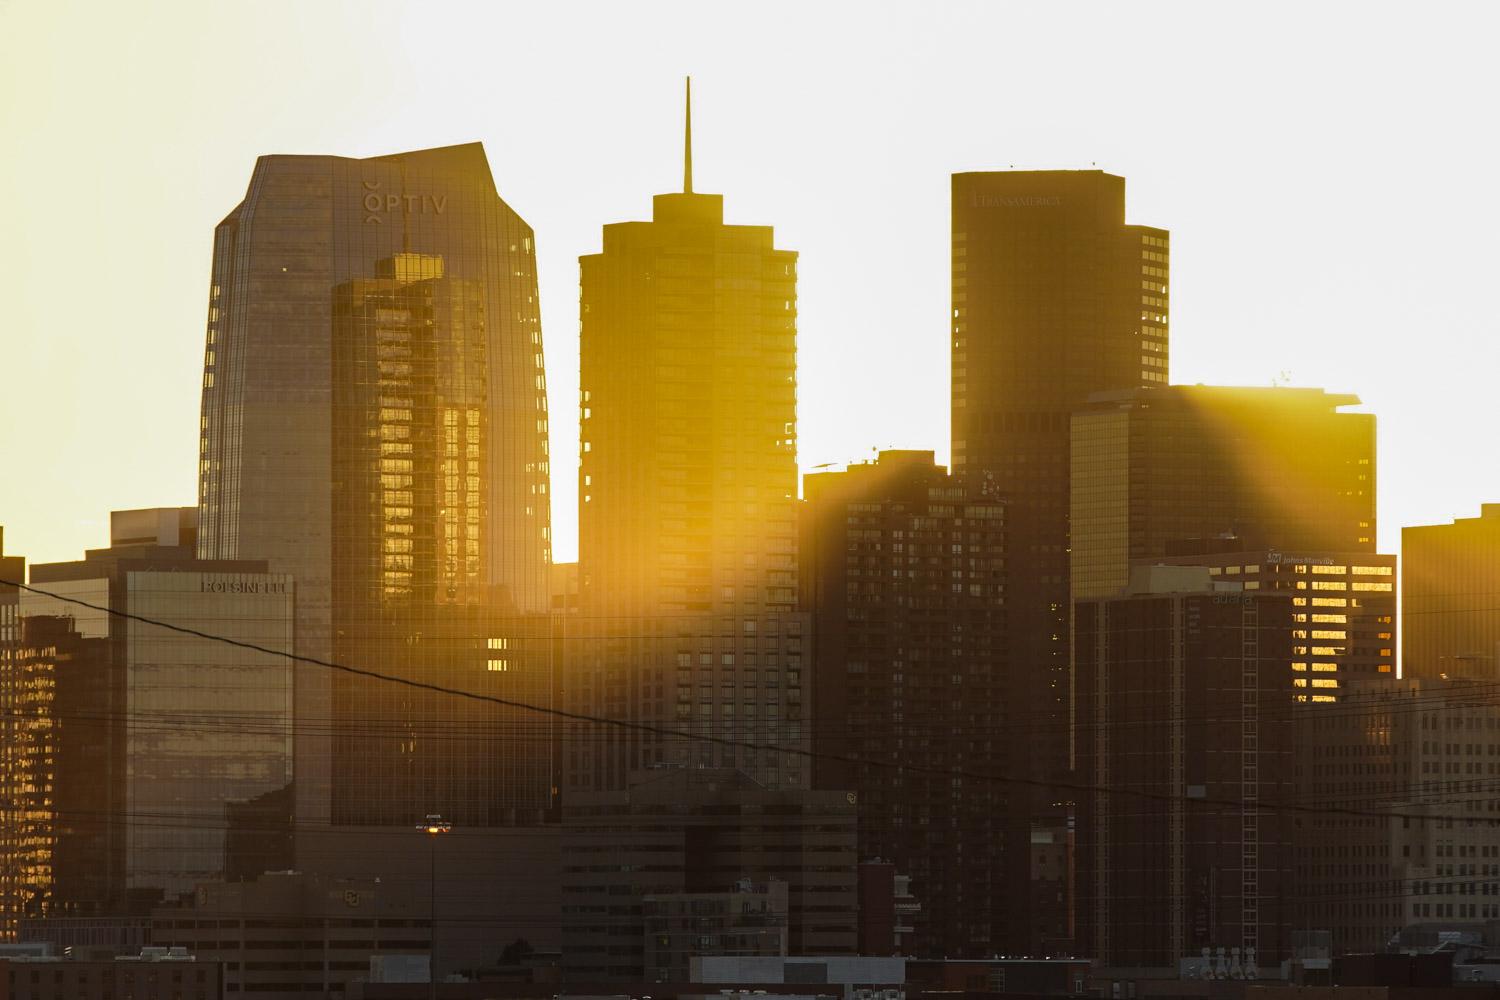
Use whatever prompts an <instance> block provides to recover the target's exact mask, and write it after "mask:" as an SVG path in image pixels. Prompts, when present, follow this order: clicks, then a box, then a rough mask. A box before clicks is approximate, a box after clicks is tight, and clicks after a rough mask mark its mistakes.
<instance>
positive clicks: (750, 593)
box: [568, 132, 810, 789]
mask: <svg viewBox="0 0 1500 1000" xmlns="http://www.w3.org/2000/svg"><path fill="white" fill-rule="evenodd" d="M690 135H691V132H689V136H690ZM580 263H581V266H582V289H581V298H580V321H581V326H580V331H581V333H580V337H581V356H582V366H581V370H580V380H581V381H580V387H581V400H580V404H579V405H580V414H579V416H580V426H581V437H582V456H581V464H580V467H579V504H580V506H579V553H578V574H579V600H580V606H581V608H582V609H583V613H584V615H585V616H586V617H587V618H588V619H589V628H590V631H589V632H588V633H585V634H584V635H585V636H586V638H585V637H584V636H581V637H580V641H579V642H578V643H573V644H570V649H577V650H579V651H580V652H579V655H577V656H574V657H572V658H571V659H572V663H571V664H570V669H571V670H573V671H574V677H573V679H574V681H576V683H574V684H572V685H571V688H572V692H571V697H572V698H573V699H574V701H573V706H574V707H575V708H578V709H581V710H582V711H584V712H586V713H588V714H591V715H596V716H609V717H612V718H621V719H630V720H633V721H641V722H655V723H662V724H666V725H668V726H670V727H671V728H673V729H677V730H681V731H685V732H689V733H691V734H693V735H694V736H709V737H714V738H718V739H723V740H730V741H742V742H750V743H758V744H774V745H777V746H783V747H788V748H796V749H803V748H806V747H807V746H808V745H809V739H808V730H807V720H806V719H805V718H804V716H803V712H804V707H805V704H806V703H805V702H804V701H803V697H802V695H803V691H804V690H805V689H804V686H803V684H802V671H801V666H802V663H801V657H802V652H803V651H802V649H801V643H802V635H803V632H804V629H803V627H802V622H803V618H802V616H800V615H798V614H797V613H796V611H795V606H796V600H797V560H796V537H795V536H796V503H797V428H796V420H797V386H796V374H797V311H796V306H797V255H796V253H795V252H793V251H789V250H779V249H777V248H776V246H775V244H774V240H773V234H772V231H771V227H769V226H739V225H726V224H725V223H724V199H723V196H722V195H716V194H702V193H698V192H695V191H693V187H692V174H691V154H690V153H689V157H688V160H687V168H686V175H685V177H684V183H683V190H682V191H681V192H680V193H672V194H662V195H657V196H656V198H655V199H654V203H653V212H652V220H651V221H650V222H625V223H616V224H613V225H608V226H605V228H604V246H603V250H602V251H601V252H600V253H597V254H590V255H588V256H585V257H583V258H582V259H581V261H580ZM584 650H587V652H586V653H585V652H584ZM568 752H569V763H568V773H569V776H570V780H572V781H574V782H577V783H578V784H580V786H581V787H587V788H595V789H600V788H620V787H624V784H625V783H626V782H627V781H628V780H629V777H628V776H629V774H630V773H631V772H632V771H634V770H635V769H637V768H642V767H650V766H653V765H655V764H658V763H661V762H669V763H690V764H693V765H701V766H709V767H717V766H726V767H734V768H737V769H739V770H742V771H744V772H745V773H746V774H749V775H750V776H752V777H753V778H754V779H755V780H756V781H758V782H760V783H762V784H764V785H766V786H768V787H789V788H794V787H803V788H805V787H807V786H808V783H809V777H810V776H809V773H808V767H807V762H806V759H805V758H804V757H802V756H800V755H798V754H795V753H778V752H774V751H770V750H766V751H758V750H755V749H750V748H745V747H739V746H733V745H728V744H725V743H717V744H716V743H712V742H708V741H702V740H692V739H686V740H665V741H664V740H661V739H659V738H657V737H655V736H653V735H652V734H649V733H645V732H642V731H639V730H637V731H627V730H623V729H620V728H618V727H583V728H582V729H581V730H580V732H579V733H578V735H577V738H576V739H574V740H572V742H571V745H570V747H569V751H568Z"/></svg>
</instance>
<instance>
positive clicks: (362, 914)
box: [120, 872, 502, 1000]
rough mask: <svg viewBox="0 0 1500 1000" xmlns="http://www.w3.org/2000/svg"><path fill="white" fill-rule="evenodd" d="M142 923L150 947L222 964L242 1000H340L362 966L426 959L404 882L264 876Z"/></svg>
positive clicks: (361, 974)
mask: <svg viewBox="0 0 1500 1000" xmlns="http://www.w3.org/2000/svg"><path fill="white" fill-rule="evenodd" d="M151 918H152V928H151V940H152V944H153V945H155V946H158V947H175V948H183V949H186V950H187V951H189V952H191V953H192V954H194V955H196V956H198V958H199V959H200V960H204V961H209V962H223V963H224V966H225V976H224V985H225V992H226V993H227V994H228V995H230V996H236V997H244V998H246V1000H273V998H280V997H285V996H287V995H289V994H296V993H313V994H316V995H318V996H329V997H341V996H343V995H344V993H345V991H346V990H347V989H348V988H349V985H350V984H351V983H353V982H355V981H358V980H365V979H368V978H369V977H370V960H371V958H376V957H387V956H412V957H414V958H419V959H420V964H421V965H424V966H425V964H426V961H427V958H428V956H429V955H430V940H429V937H428V935H429V932H430V927H431V924H430V922H429V919H428V900H427V893H426V891H425V888H424V887H420V886H414V885H413V884H412V883H411V882H410V881H409V880H396V881H393V880H390V879H385V880H381V879H334V878H326V877H322V876H314V875H303V874H300V873H297V872H271V873H267V874H265V875H262V876H261V877H260V878H258V879H256V880H255V881H252V882H217V883H204V884H202V885H200V886H198V887H197V889H196V890H195V891H194V892H192V893H189V894H188V895H187V896H186V897H184V898H183V899H182V900H181V902H180V903H179V904H178V905H172V906H159V907H157V908H156V909H154V910H153V911H152V913H151ZM495 947H496V950H497V953H498V949H499V948H500V947H502V946H501V945H499V944H497V945H496V946H495ZM425 971H426V970H425V968H424V969H423V970H422V972H423V973H424V974H423V976H422V982H423V984H424V987H425V985H426V978H427V977H426V975H425ZM120 995H121V996H123V995H124V994H120Z"/></svg>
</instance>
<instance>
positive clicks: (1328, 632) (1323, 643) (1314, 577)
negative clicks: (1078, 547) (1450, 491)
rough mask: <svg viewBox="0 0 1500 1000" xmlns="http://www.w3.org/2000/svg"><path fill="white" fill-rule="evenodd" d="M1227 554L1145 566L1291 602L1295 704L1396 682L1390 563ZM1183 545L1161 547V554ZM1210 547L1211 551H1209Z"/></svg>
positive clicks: (1232, 546) (1338, 556) (1352, 557)
mask: <svg viewBox="0 0 1500 1000" xmlns="http://www.w3.org/2000/svg"><path fill="white" fill-rule="evenodd" d="M1212 541H1214V542H1219V543H1220V544H1221V545H1222V546H1223V547H1224V548H1225V549H1226V551H1216V552H1205V553H1200V554H1198V555H1177V556H1167V557H1166V558H1162V559H1153V560H1149V562H1151V563H1154V564H1156V565H1168V566H1204V567H1207V568H1208V572H1209V575H1210V576H1211V577H1213V578H1214V579H1215V580H1218V581H1224V582H1229V583H1239V584H1241V585H1243V586H1244V588H1245V589H1246V590H1254V591H1260V592H1261V593H1267V592H1274V593H1285V594H1287V595H1288V596H1290V597H1291V599H1292V673H1291V678H1290V684H1291V686H1292V690H1293V693H1294V694H1295V696H1296V700H1298V701H1308V702H1320V703H1332V702H1336V701H1338V700H1339V694H1340V691H1341V690H1342V688H1343V686H1344V684H1345V683H1346V682H1348V681H1350V680H1355V679H1358V678H1369V677H1381V676H1391V677H1394V676H1395V670H1396V642H1395V637H1396V593H1395V589H1396V585H1395V579H1396V557H1395V556H1383V555H1378V554H1375V553H1371V552H1319V551H1315V552H1309V551H1305V550H1289V551H1285V552H1282V551H1278V550H1274V549H1273V550H1271V551H1267V550H1265V549H1257V550H1255V551H1253V552H1251V551H1244V550H1243V549H1242V548H1241V547H1240V546H1239V544H1238V542H1237V540H1219V539H1216V540H1212ZM1184 547H1188V546H1173V545H1168V547H1167V548H1168V551H1174V550H1176V549H1180V548H1184ZM1209 547H1213V546H1212V545H1210V546H1209Z"/></svg>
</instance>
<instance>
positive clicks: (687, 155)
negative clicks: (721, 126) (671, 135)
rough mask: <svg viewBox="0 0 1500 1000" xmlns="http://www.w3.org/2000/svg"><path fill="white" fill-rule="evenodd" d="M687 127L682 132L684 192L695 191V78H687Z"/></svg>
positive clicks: (690, 192)
mask: <svg viewBox="0 0 1500 1000" xmlns="http://www.w3.org/2000/svg"><path fill="white" fill-rule="evenodd" d="M686 124H687V127H686V128H685V129H684V130H683V133H682V193H683V194H692V193H693V78H692V77H688V78H687V122H686Z"/></svg>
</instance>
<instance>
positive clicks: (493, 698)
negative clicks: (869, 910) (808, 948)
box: [0, 580, 1497, 823]
mask: <svg viewBox="0 0 1500 1000" xmlns="http://www.w3.org/2000/svg"><path fill="white" fill-rule="evenodd" d="M0 584H4V585H8V586H13V587H16V588H18V589H20V590H25V591H28V592H31V593H35V594H38V595H40V596H43V597H49V598H52V599H54V600H59V601H65V602H67V603H70V604H76V605H78V606H80V607H84V608H88V609H89V610H91V611H99V612H102V613H104V614H107V615H111V616H114V617H118V618H121V619H124V620H127V621H134V622H138V623H140V624H143V625H151V626H155V627H158V628H164V629H167V630H169V631H172V632H178V633H181V634H184V635H190V636H194V637H196V638H200V639H206V640H208V641H211V642H220V643H224V644H226V645H230V646H235V647H238V648H241V649H247V650H251V651H253V652H258V653H264V654H267V655H270V656H277V657H285V658H287V659H290V660H293V661H296V662H299V663H306V664H308V665H310V666H316V667H322V668H324V669H326V670H331V671H335V672H338V673H342V674H347V675H350V676H356V677H362V678H367V679H369V680H374V681H379V682H383V683H388V684H395V685H400V686H403V687H407V688H411V689H415V690H422V691H428V692H432V693H435V694H442V695H448V696H451V697H457V698H464V699H468V700H472V701H477V702H484V703H491V704H497V705H503V706H505V707H507V708H515V709H520V710H523V711H527V712H534V713H538V714H542V715H548V716H551V717H554V718H560V719H566V720H570V721H574V722H585V723H589V724H592V725H599V726H610V727H614V728H618V729H622V730H626V731H629V732H637V733H642V734H646V735H651V736H661V737H668V738H672V739H683V740H693V741H697V742H701V743H708V744H712V745H716V746H723V747H729V748H732V749H741V750H753V751H757V752H770V753H782V754H789V755H792V756H797V757H802V758H805V759H822V760H829V761H835V762H838V763H843V764H850V765H855V766H864V767H875V768H879V769H884V770H895V771H899V772H912V773H926V774H933V775H936V776H945V777H948V778H950V779H951V778H968V779H973V780H976V781H982V782H997V783H1001V784H1009V785H1019V786H1023V787H1031V788H1041V789H1046V790H1051V791H1057V792H1068V793H1073V794H1089V795H1100V794H1102V795H1117V796H1123V797H1130V798H1137V799H1141V800H1145V801H1154V802H1167V803H1171V802H1190V803H1197V804H1199V805H1218V806H1222V807H1226V808H1235V809H1244V808H1247V807H1249V808H1254V809H1255V810H1256V811H1267V812H1289V813H1298V814H1312V815H1349V816H1363V817H1372V818H1375V817H1384V818H1395V819H1414V820H1418V821H1429V820H1431V819H1433V817H1431V816H1430V815H1428V814H1425V813H1423V814H1416V813H1400V812H1394V811H1383V812H1373V811H1369V810H1358V809H1353V808H1341V807H1338V806H1334V805H1323V806H1321V807H1319V806H1310V805H1303V804H1298V803H1290V802H1267V801H1263V800H1256V801H1254V802H1245V801H1241V800H1237V799H1216V798H1193V799H1189V798H1187V797H1186V796H1181V797H1179V796H1175V795H1168V794H1164V793H1161V792H1153V791H1149V790H1145V789H1136V788H1120V787H1113V788H1112V787H1108V786H1104V785H1093V784H1087V783H1083V782H1076V781H1063V780H1057V779H1052V780H1047V779H1041V778H1027V777H1017V776H1014V775H997V774H987V773H981V772H974V771H966V770H961V769H953V768H935V767H927V766H920V765H909V764H897V763H893V762H890V761H884V760H881V761H871V760H863V759H860V758H855V757H849V756H847V755H845V754H835V753H829V752H827V751H813V750H808V749H805V748H802V747H788V746H783V745H779V744H774V743H757V742H753V741H750V740H741V739H734V738H731V737H727V736H716V735H713V734H710V733H695V732H687V731H683V730H677V729H669V728H666V727H665V726H661V725H657V724H654V723H646V722H634V721H630V720H626V719H617V718H611V717H608V716H600V715H593V714H590V713H586V712H576V711H571V710H568V709H562V708H556V707H552V706H543V705H534V704H530V703H527V702H522V701H518V700H515V699H509V698H502V697H500V696H498V695H491V694H482V693H479V692H475V691H465V690H463V689H462V688H454V687H449V686H447V685H442V684H435V683H433V682H430V681H421V680H416V679H414V678H408V677H400V676H396V675H392V674H384V673H381V672H379V671H375V670H368V669H365V668H362V667H356V666H352V665H350V664H344V663H338V662H336V661H333V660H324V659H320V658H317V657H310V656H306V655H303V654H298V653H289V652H287V651H285V650H280V649H272V648H270V647H266V646H262V645H260V644H258V643H253V642H248V641H246V640H242V639H234V638H231V637H228V636H221V635H215V634H213V633H210V632H205V631H202V630H200V629H194V628H190V627H188V626H185V625H178V624H175V623H172V622H166V621H162V620H159V619H154V618H149V617H146V616H144V615H139V614H135V613H133V612H127V611H122V610H120V609H118V608H111V607H107V606H103V605H97V604H91V603H89V602H88V601H85V600H83V599H82V598H78V597H69V596H65V595H61V594H56V593H52V592H50V591H46V590H42V589H40V588H37V587H32V586H29V585H27V584H24V583H20V582H18V581H11V580H0ZM1443 819H1445V820H1457V819H1462V820H1470V821H1473V822H1482V823H1495V822H1497V818H1496V817H1493V816H1464V815H1457V816H1445V817H1443Z"/></svg>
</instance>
